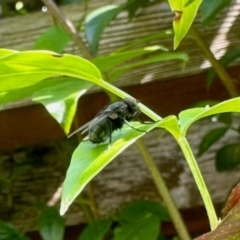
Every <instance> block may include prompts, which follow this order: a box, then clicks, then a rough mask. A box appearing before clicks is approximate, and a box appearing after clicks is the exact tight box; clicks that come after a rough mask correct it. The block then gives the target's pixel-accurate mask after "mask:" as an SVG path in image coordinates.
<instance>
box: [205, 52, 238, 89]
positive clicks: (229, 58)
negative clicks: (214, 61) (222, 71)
mask: <svg viewBox="0 0 240 240" xmlns="http://www.w3.org/2000/svg"><path fill="white" fill-rule="evenodd" d="M239 56H240V49H239V48H238V49H233V50H230V51H228V52H227V53H226V54H225V55H224V56H223V57H222V58H221V59H220V60H219V62H220V63H221V64H222V65H223V66H224V67H226V66H228V65H229V64H230V63H231V62H233V61H234V60H235V59H236V58H238V57H239ZM216 77H217V73H216V71H215V70H214V69H213V68H211V69H210V70H209V71H208V74H207V89H208V90H209V89H210V86H211V85H212V83H213V81H214V80H215V79H216Z"/></svg>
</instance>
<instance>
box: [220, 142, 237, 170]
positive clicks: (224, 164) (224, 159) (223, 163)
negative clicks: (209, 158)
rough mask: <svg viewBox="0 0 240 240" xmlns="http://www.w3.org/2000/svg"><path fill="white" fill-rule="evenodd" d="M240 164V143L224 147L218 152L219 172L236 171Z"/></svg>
mask: <svg viewBox="0 0 240 240" xmlns="http://www.w3.org/2000/svg"><path fill="white" fill-rule="evenodd" d="M239 164H240V143H233V144H229V145H226V146H224V147H223V148H221V149H220V150H218V152H217V156H216V167H217V170H218V171H226V170H231V169H234V168H235V167H236V166H238V165H239Z"/></svg>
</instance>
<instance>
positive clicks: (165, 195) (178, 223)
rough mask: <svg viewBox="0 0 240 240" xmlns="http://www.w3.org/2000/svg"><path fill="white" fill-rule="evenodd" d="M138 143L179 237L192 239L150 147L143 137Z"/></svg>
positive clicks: (184, 239)
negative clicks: (147, 146) (150, 151)
mask: <svg viewBox="0 0 240 240" xmlns="http://www.w3.org/2000/svg"><path fill="white" fill-rule="evenodd" d="M136 143H137V146H138V148H139V150H140V152H141V154H142V156H143V159H144V161H145V163H146V165H147V167H148V170H149V172H150V174H151V176H152V178H153V181H154V183H155V185H156V187H157V190H158V193H159V194H160V196H161V197H162V199H163V201H164V203H165V204H166V207H167V209H168V212H169V214H170V216H171V219H172V221H173V223H174V226H175V228H176V230H177V232H178V235H179V237H180V238H181V239H182V240H190V239H191V238H190V236H189V233H188V231H187V229H186V226H185V225H184V222H183V220H182V217H181V215H180V213H179V211H178V210H177V208H176V206H175V204H174V202H173V200H172V198H171V196H170V194H169V191H168V189H167V186H166V184H165V182H164V179H163V177H162V176H161V174H160V172H159V171H158V169H157V166H156V165H155V163H154V161H153V159H152V157H151V155H150V153H149V151H148V149H147V148H146V146H145V144H144V142H143V141H142V139H139V140H138V141H137V142H136Z"/></svg>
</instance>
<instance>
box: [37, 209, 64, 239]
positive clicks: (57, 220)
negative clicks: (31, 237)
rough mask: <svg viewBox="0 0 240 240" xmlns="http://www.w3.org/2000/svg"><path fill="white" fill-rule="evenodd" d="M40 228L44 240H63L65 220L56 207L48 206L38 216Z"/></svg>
mask: <svg viewBox="0 0 240 240" xmlns="http://www.w3.org/2000/svg"><path fill="white" fill-rule="evenodd" d="M38 228H39V232H40V235H41V236H42V238H43V240H53V239H54V240H62V239H63V235H64V220H63V218H62V217H61V216H59V213H58V211H57V210H56V209H55V208H54V207H48V208H46V209H45V210H44V211H43V212H42V214H41V215H40V216H39V218H38Z"/></svg>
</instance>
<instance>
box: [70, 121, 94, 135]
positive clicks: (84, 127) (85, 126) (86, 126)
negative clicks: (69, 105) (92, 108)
mask: <svg viewBox="0 0 240 240" xmlns="http://www.w3.org/2000/svg"><path fill="white" fill-rule="evenodd" d="M93 120H94V119H93ZM93 120H91V121H89V122H87V123H85V124H84V125H82V126H81V127H80V128H78V129H76V130H75V131H74V132H72V133H71V134H69V135H68V138H70V137H71V136H73V135H74V134H76V133H78V132H80V131H82V130H83V129H85V130H84V131H83V132H86V131H88V129H89V125H90V124H91V122H92V121H93ZM83 132H82V133H81V134H83Z"/></svg>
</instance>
